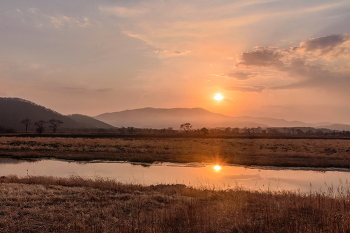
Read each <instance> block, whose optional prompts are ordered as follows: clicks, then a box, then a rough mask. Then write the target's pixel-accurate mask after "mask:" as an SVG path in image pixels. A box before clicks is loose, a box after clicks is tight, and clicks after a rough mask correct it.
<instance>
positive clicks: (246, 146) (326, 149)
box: [0, 137, 350, 168]
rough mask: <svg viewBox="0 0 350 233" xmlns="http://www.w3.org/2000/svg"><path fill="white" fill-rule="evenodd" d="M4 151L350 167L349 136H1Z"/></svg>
mask: <svg viewBox="0 0 350 233" xmlns="http://www.w3.org/2000/svg"><path fill="white" fill-rule="evenodd" d="M0 156H2V157H12V158H19V159H28V158H56V159H68V160H80V161H81V160H86V161H89V160H111V161H112V160H113V161H130V162H154V161H161V162H165V161H166V162H184V163H185V162H206V163H232V164H241V165H271V166H299V167H341V168H350V140H342V139H258V138H257V139H239V138H236V139H210V138H207V139H206V138H197V139H196V138H59V137H57V138H54V137H0Z"/></svg>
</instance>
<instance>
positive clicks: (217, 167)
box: [213, 165, 222, 171]
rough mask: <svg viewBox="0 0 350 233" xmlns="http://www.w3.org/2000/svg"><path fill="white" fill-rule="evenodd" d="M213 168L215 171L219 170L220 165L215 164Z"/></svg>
mask: <svg viewBox="0 0 350 233" xmlns="http://www.w3.org/2000/svg"><path fill="white" fill-rule="evenodd" d="M213 168H214V170H215V171H220V170H221V168H222V167H221V166H220V165H215V166H214V167H213Z"/></svg>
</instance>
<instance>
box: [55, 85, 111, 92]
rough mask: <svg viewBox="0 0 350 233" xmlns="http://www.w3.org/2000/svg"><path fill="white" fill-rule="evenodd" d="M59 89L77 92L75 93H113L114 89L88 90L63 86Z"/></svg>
mask: <svg viewBox="0 0 350 233" xmlns="http://www.w3.org/2000/svg"><path fill="white" fill-rule="evenodd" d="M58 89H61V90H63V91H64V92H75V93H91V92H96V93H107V92H111V91H113V89H112V88H87V87H69V86H61V87H58Z"/></svg>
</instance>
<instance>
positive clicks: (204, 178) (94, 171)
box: [0, 158, 350, 192]
mask: <svg viewBox="0 0 350 233" xmlns="http://www.w3.org/2000/svg"><path fill="white" fill-rule="evenodd" d="M303 169H304V170H297V169H296V168H293V169H288V170H283V168H273V167H244V166H236V165H225V166H220V165H212V164H201V163H191V164H176V163H155V164H147V163H132V164H131V163H126V162H102V161H94V162H80V163H77V162H72V161H70V162H69V161H57V160H41V161H37V162H26V161H18V160H13V159H4V158H0V176H6V175H10V174H13V175H18V176H27V175H37V176H57V177H69V176H71V175H79V176H82V177H88V178H94V177H105V178H111V179H115V180H117V181H120V182H127V183H137V184H144V185H151V184H154V185H156V184H185V185H190V186H196V187H203V186H204V187H211V188H213V187H214V188H234V187H236V186H239V187H244V188H248V189H253V190H271V191H277V190H294V191H295V190H299V191H301V192H309V191H321V192H322V191H327V190H328V187H329V186H330V185H333V187H335V190H336V187H338V186H339V185H342V186H343V187H344V186H347V187H348V186H350V185H349V184H348V178H350V173H349V172H348V171H349V170H346V171H345V170H344V171H323V172H315V171H310V170H306V169H305V168H303Z"/></svg>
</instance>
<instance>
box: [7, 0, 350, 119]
mask: <svg viewBox="0 0 350 233" xmlns="http://www.w3.org/2000/svg"><path fill="white" fill-rule="evenodd" d="M349 12H350V1H348V0H346V1H337V0H327V1H325V0H308V1H305V0H303V1H301V0H293V1H287V0H286V1H260V0H255V1H254V0H240V1H235V0H218V1H215V0H211V1H207V0H201V1H199V0H193V1H189V0H186V1H185V0H144V1H141V0H129V1H125V0H124V1H121V0H120V1H117V0H104V1H103V0H100V1H82V0H59V1H58V0H55V1H54V0H35V1H34V0H16V1H1V2H0V45H1V47H0V96H1V97H19V98H23V99H27V100H30V101H32V102H35V103H37V104H40V105H43V106H45V107H48V108H51V109H54V110H56V111H58V112H60V113H62V114H72V113H81V114H85V115H89V116H96V115H98V114H101V113H105V112H115V111H121V110H126V109H135V108H143V107H155V108H176V107H183V108H193V107H200V108H205V109H207V110H209V111H212V112H216V113H222V114H225V115H228V116H263V117H274V118H284V119H286V120H300V121H305V122H320V121H330V122H338V123H347V124H350V24H349V22H350V14H349ZM217 93H221V94H222V95H223V97H224V99H222V100H215V99H214V96H215V95H216V94H217Z"/></svg>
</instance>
